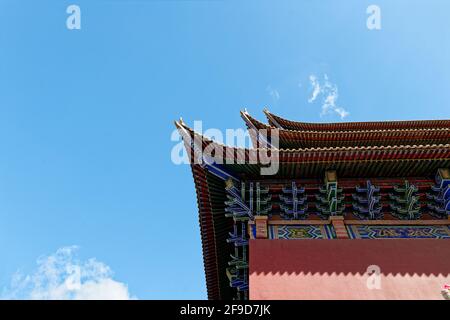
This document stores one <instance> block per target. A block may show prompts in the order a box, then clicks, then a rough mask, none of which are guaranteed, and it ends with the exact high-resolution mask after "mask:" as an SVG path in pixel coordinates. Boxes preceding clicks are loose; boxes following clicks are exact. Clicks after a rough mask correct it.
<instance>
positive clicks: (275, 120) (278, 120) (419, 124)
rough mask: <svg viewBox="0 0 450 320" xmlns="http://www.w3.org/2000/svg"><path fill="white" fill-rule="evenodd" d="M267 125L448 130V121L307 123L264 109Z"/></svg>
mask: <svg viewBox="0 0 450 320" xmlns="http://www.w3.org/2000/svg"><path fill="white" fill-rule="evenodd" d="M264 113H265V115H266V117H267V119H268V121H269V124H270V125H271V126H273V127H275V128H282V129H287V130H301V131H357V130H392V129H431V128H450V120H406V121H373V122H336V123H308V122H299V121H292V120H287V119H284V118H282V117H280V116H277V115H274V114H273V113H271V112H269V110H267V109H265V110H264Z"/></svg>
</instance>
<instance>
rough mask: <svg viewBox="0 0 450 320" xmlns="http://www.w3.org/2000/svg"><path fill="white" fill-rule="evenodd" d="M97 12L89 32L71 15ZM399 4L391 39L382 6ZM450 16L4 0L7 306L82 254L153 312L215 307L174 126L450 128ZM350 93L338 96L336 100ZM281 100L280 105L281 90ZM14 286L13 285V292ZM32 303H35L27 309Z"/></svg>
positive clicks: (86, 22)
mask: <svg viewBox="0 0 450 320" xmlns="http://www.w3.org/2000/svg"><path fill="white" fill-rule="evenodd" d="M70 4H77V5H79V6H80V8H81V30H68V29H67V28H66V18H67V16H68V15H67V13H66V8H67V6H68V5H70ZM370 4H377V5H378V6H379V7H380V8H381V23H382V29H381V30H376V31H374V30H372V31H369V30H368V29H367V27H366V19H367V17H368V15H367V14H366V8H367V6H368V5H370ZM448 12H450V2H448V1H446V0H442V1H437V0H434V1H432V0H427V1H425V0H422V1H411V0H403V1H400V0H396V1H392V0H389V1H381V0H376V1H375V0H374V1H361V0H354V1H351V0H348V1H338V0H335V1H331V0H330V1H326V0H323V1H312V0H305V1H285V0H282V1H263V0H255V1H150V0H148V1H143V0H142V1H124V0H109V1H108V0H103V1H101V0H97V1H94V0H90V1H82V0H73V1H62V0H54V1H49V0H42V1H39V2H38V1H32V0H28V1H27V0H0V150H1V156H0V293H1V290H2V288H9V286H10V283H11V279H12V277H13V276H14V274H16V273H17V272H18V271H19V272H21V273H22V274H24V275H27V274H34V273H35V272H36V268H37V266H36V259H37V258H38V257H40V256H42V255H47V256H48V255H51V254H54V253H55V252H57V250H58V249H60V248H64V247H67V246H71V245H77V246H79V249H78V251H77V252H78V259H79V260H80V261H88V259H89V258H91V257H94V258H96V259H97V260H98V261H100V262H101V263H103V264H105V265H106V266H109V268H110V269H111V270H112V271H113V272H114V274H113V276H112V277H113V278H114V279H115V280H117V281H118V282H120V283H124V284H126V285H128V290H129V292H130V295H132V296H133V297H137V298H140V299H155V298H159V299H180V298H192V299H203V298H206V290H205V280H204V275H203V263H202V254H201V243H200V235H199V227H198V216H197V206H196V199H195V192H194V185H193V180H192V175H191V172H190V168H189V167H188V166H183V165H182V166H175V165H174V164H173V163H172V162H171V159H170V151H171V149H172V147H173V146H174V142H172V141H171V140H170V136H171V133H172V131H173V129H174V126H173V120H175V119H178V118H179V117H180V116H182V117H183V119H184V121H185V122H187V123H188V124H192V122H193V121H194V120H203V126H204V127H210V128H219V129H226V128H238V127H243V122H242V120H241V119H240V117H239V110H241V109H243V108H244V107H246V108H247V109H248V110H249V112H250V113H251V114H252V115H254V116H256V117H258V118H261V119H263V114H262V112H261V111H262V109H263V107H265V106H267V107H268V108H269V109H270V110H271V111H272V112H274V113H276V114H280V115H282V116H285V117H287V118H292V119H298V120H302V121H310V122H322V121H342V119H341V118H340V117H339V115H338V114H337V113H335V112H330V113H329V114H326V115H322V116H321V115H320V114H321V105H322V104H323V98H326V96H327V92H328V93H329V90H328V91H324V92H323V94H322V95H323V97H320V98H317V99H316V100H315V101H312V102H311V103H310V102H308V99H310V98H311V95H312V91H313V87H312V85H311V82H310V76H311V75H314V76H316V78H317V79H318V80H319V81H320V83H321V87H322V88H323V86H324V85H325V84H326V83H327V82H326V80H325V75H326V76H327V77H328V82H329V83H330V87H331V88H335V89H336V90H338V98H337V100H335V103H336V106H338V107H341V108H344V109H345V110H346V111H347V112H349V115H348V116H346V117H345V119H344V120H345V121H374V120H405V119H440V118H450V108H449V107H448V101H449V100H450V90H449V87H450V61H449V60H450V59H449V57H450V20H449V19H448ZM331 91H333V90H331ZM275 92H276V93H275ZM5 290H8V289H5ZM24 297H27V296H24Z"/></svg>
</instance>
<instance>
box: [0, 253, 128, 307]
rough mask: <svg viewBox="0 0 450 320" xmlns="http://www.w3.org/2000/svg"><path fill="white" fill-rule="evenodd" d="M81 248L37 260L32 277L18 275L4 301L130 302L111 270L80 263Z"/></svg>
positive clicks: (98, 264) (91, 262)
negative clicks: (78, 254) (78, 257)
mask: <svg viewBox="0 0 450 320" xmlns="http://www.w3.org/2000/svg"><path fill="white" fill-rule="evenodd" d="M77 249H78V247H76V246H70V247H63V248H60V249H58V250H57V251H56V252H55V253H54V254H52V255H50V256H46V257H42V258H39V259H38V260H37V268H36V270H35V271H34V272H32V273H31V274H27V275H24V274H22V273H20V272H17V273H16V274H15V275H14V276H13V277H12V280H11V285H10V286H9V287H8V288H4V290H3V294H2V296H1V298H2V299H38V300H69V299H70V300H80V299H87V300H89V299H101V300H128V299H132V298H133V297H131V296H130V293H129V292H128V287H127V286H126V285H125V284H124V283H122V282H118V281H116V280H113V279H112V274H113V273H112V271H111V269H110V268H109V267H108V266H107V265H106V264H104V263H102V262H99V261H97V260H96V259H95V258H91V259H88V260H87V261H79V260H78V259H76V255H75V253H76V250H77Z"/></svg>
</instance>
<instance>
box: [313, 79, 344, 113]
mask: <svg viewBox="0 0 450 320" xmlns="http://www.w3.org/2000/svg"><path fill="white" fill-rule="evenodd" d="M323 78H324V80H323V83H322V84H320V82H319V80H318V79H317V76H315V75H313V74H312V75H310V76H309V82H310V84H311V87H312V94H311V97H310V98H309V99H308V102H309V103H312V102H314V101H315V100H316V99H317V98H318V97H319V95H321V96H322V112H321V113H320V116H324V115H327V114H330V113H333V112H334V113H336V114H338V115H339V116H340V117H341V119H344V118H345V117H347V116H348V115H349V114H350V113H349V112H348V111H347V110H345V109H344V108H342V107H340V106H338V105H337V99H338V97H339V93H338V87H337V85H336V84H334V83H332V82H331V81H330V80H329V79H328V76H327V75H326V74H325V75H324V77H323Z"/></svg>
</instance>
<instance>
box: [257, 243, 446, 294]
mask: <svg viewBox="0 0 450 320" xmlns="http://www.w3.org/2000/svg"><path fill="white" fill-rule="evenodd" d="M249 247H250V299H444V298H443V295H442V290H443V287H444V285H445V284H448V285H450V240H448V239H386V240H384V239H377V240H368V239H342V240H340V239H334V240H262V239H257V240H250V246H249ZM370 265H378V266H379V267H380V271H381V273H380V278H379V279H380V289H369V288H368V287H367V279H368V277H369V274H368V273H367V272H366V270H367V267H368V266H370Z"/></svg>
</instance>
